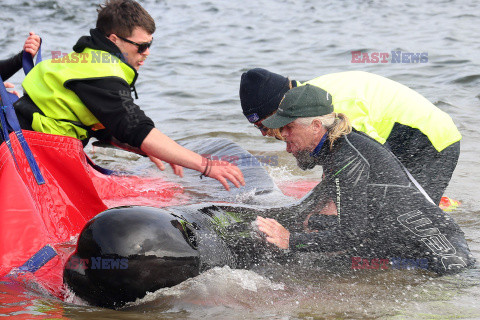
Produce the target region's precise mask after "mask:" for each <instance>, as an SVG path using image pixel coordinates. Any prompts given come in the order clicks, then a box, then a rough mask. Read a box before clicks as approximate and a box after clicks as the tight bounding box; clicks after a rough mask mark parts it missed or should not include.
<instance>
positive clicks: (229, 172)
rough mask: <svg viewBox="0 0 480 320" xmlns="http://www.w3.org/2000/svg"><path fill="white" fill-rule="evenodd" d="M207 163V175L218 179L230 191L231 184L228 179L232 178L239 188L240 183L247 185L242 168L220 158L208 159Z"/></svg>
mask: <svg viewBox="0 0 480 320" xmlns="http://www.w3.org/2000/svg"><path fill="white" fill-rule="evenodd" d="M205 163H208V166H209V167H208V168H207V172H206V174H205V175H206V176H207V177H210V178H213V179H217V180H218V181H220V183H221V184H222V185H223V186H224V187H225V189H227V190H228V191H230V186H229V185H228V182H227V180H230V181H231V182H232V183H233V184H234V185H235V187H237V188H239V187H240V185H242V186H244V185H245V180H244V178H243V174H242V171H240V169H239V168H238V167H237V166H236V165H234V164H232V163H230V162H227V161H220V160H210V159H209V160H207V161H206V162H205Z"/></svg>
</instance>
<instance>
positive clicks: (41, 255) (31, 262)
mask: <svg viewBox="0 0 480 320" xmlns="http://www.w3.org/2000/svg"><path fill="white" fill-rule="evenodd" d="M56 255H57V252H56V251H55V249H53V248H52V247H51V246H50V245H48V244H47V245H46V246H45V247H43V248H42V249H40V250H39V251H38V252H37V253H35V254H34V255H33V256H32V257H31V258H30V259H28V260H27V262H25V263H24V264H23V265H22V266H20V267H18V271H20V272H32V273H33V272H35V271H37V270H38V269H40V268H41V267H43V266H44V265H45V264H46V263H47V262H48V261H50V260H52V259H53V258H54V257H55V256H56Z"/></svg>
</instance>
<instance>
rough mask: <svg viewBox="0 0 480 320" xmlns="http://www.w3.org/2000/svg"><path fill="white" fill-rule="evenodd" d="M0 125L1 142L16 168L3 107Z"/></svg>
mask: <svg viewBox="0 0 480 320" xmlns="http://www.w3.org/2000/svg"><path fill="white" fill-rule="evenodd" d="M2 83H3V82H2ZM0 86H1V85H0ZM0 124H1V125H2V131H1V132H2V136H3V140H4V141H5V144H6V145H7V147H8V150H10V153H11V154H12V157H13V161H15V165H16V166H17V167H18V163H17V159H16V158H15V153H14V152H13V148H12V142H11V141H10V136H9V134H8V124H7V119H6V118H5V114H4V112H3V107H2V110H0Z"/></svg>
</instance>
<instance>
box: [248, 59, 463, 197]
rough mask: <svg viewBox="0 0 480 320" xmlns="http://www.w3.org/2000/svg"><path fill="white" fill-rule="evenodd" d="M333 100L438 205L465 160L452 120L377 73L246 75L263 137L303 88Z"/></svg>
mask: <svg viewBox="0 0 480 320" xmlns="http://www.w3.org/2000/svg"><path fill="white" fill-rule="evenodd" d="M307 84H310V85H313V86H316V87H319V88H321V89H323V90H325V91H327V92H329V93H330V94H331V95H332V96H333V104H334V105H333V107H334V110H335V112H338V113H344V114H346V115H347V116H348V117H349V118H350V119H351V121H352V126H353V129H355V130H357V131H361V132H364V133H366V134H367V135H369V136H370V137H371V138H373V139H375V140H377V141H378V142H379V143H381V144H383V145H384V146H386V147H387V148H389V149H390V151H392V153H393V154H394V155H395V156H396V157H397V158H398V159H399V160H400V162H401V163H402V164H403V165H404V166H405V167H406V168H407V169H408V171H410V173H411V174H412V176H413V177H414V178H415V180H416V181H418V182H419V183H420V185H421V186H422V187H423V189H424V190H425V191H426V192H427V194H428V195H429V196H430V198H431V199H432V200H433V202H434V203H436V204H437V205H438V204H439V203H440V200H441V197H442V195H443V193H444V191H445V189H446V188H447V186H448V183H449V181H450V179H451V177H452V174H453V171H454V170H455V167H456V165H457V161H458V158H459V155H460V140H461V138H462V136H461V134H460V132H459V131H458V129H457V127H456V126H455V124H454V123H453V120H452V118H451V117H450V116H449V115H448V114H447V113H445V112H443V111H442V110H440V109H439V108H437V107H436V106H435V105H433V104H432V103H431V102H430V101H428V100H427V99H426V98H424V97H423V96H421V95H420V94H419V93H417V92H415V91H414V90H412V89H410V88H408V87H406V86H404V85H402V84H400V83H398V82H395V81H393V80H390V79H387V78H384V77H381V76H379V75H376V74H372V73H368V72H361V71H348V72H338V73H331V74H326V75H323V76H320V77H317V78H315V79H312V80H309V81H306V82H303V83H301V82H299V81H296V80H289V79H288V78H286V77H284V76H281V75H279V74H276V73H273V72H270V71H268V70H265V69H262V68H255V69H251V70H249V71H247V72H245V73H243V74H242V78H241V82H240V102H241V105H242V109H243V114H244V115H245V117H247V119H248V121H249V122H250V123H253V124H254V125H255V126H256V127H257V128H259V129H260V130H261V132H262V134H263V135H264V136H265V135H273V134H272V133H274V135H275V137H278V129H266V128H265V127H264V125H263V124H262V121H263V120H265V119H266V118H267V117H268V116H270V115H272V114H273V113H275V112H276V111H277V108H278V105H279V104H280V101H281V100H282V98H283V96H284V94H285V93H286V92H287V91H288V90H290V89H292V88H295V87H300V86H304V85H307Z"/></svg>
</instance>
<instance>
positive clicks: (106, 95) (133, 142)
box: [65, 77, 155, 148]
mask: <svg viewBox="0 0 480 320" xmlns="http://www.w3.org/2000/svg"><path fill="white" fill-rule="evenodd" d="M65 86H66V87H67V88H68V89H70V90H72V91H73V92H75V94H76V95H77V96H78V97H79V98H80V100H82V102H83V103H84V104H85V106H86V107H87V108H88V109H89V110H90V111H91V112H92V114H93V115H94V116H95V117H96V118H97V119H98V120H99V121H100V122H101V123H102V124H103V125H104V126H105V128H107V130H108V131H109V133H110V134H111V135H112V136H113V137H115V138H116V139H118V140H119V141H120V142H123V143H127V144H129V145H130V146H133V147H137V148H139V147H140V146H141V145H142V142H143V140H144V139H145V137H146V136H147V135H148V134H149V133H150V131H151V130H152V129H153V128H154V127H155V125H154V123H153V121H152V120H151V119H150V118H149V117H147V116H146V115H145V113H144V112H143V111H142V110H141V109H140V107H139V106H137V105H136V104H135V103H134V102H133V99H132V96H131V93H130V87H129V85H128V84H127V82H125V80H123V79H121V78H116V77H111V78H108V79H106V78H102V79H93V80H73V81H69V82H68V83H66V84H65Z"/></svg>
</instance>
